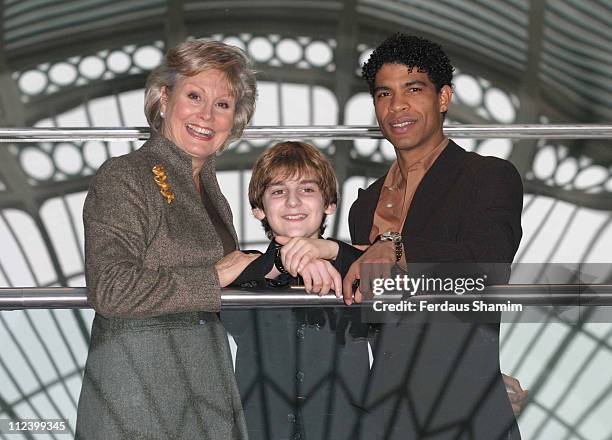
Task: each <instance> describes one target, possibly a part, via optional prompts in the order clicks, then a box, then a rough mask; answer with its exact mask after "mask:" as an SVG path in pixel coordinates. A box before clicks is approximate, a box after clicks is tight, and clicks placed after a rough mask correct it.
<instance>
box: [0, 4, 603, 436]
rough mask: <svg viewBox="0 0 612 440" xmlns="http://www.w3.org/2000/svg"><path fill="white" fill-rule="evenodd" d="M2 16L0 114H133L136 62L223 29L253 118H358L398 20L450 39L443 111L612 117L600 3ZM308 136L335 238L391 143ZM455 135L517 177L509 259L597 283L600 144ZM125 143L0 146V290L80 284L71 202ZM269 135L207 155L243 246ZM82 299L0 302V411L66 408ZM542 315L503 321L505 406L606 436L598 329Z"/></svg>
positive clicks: (111, 117) (82, 122)
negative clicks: (581, 267) (377, 55)
mask: <svg viewBox="0 0 612 440" xmlns="http://www.w3.org/2000/svg"><path fill="white" fill-rule="evenodd" d="M0 16H1V20H0V42H1V43H0V127H28V126H36V127H77V126H80V127H134V126H145V125H146V120H145V118H144V115H143V112H142V107H143V96H142V95H143V86H144V82H145V79H146V77H147V75H148V72H149V71H150V70H151V69H153V68H154V67H156V66H157V65H158V63H159V61H160V59H161V57H162V55H163V53H164V51H165V50H166V48H167V47H170V46H172V45H174V44H176V43H177V42H179V41H182V40H183V39H185V38H186V37H206V38H214V39H218V40H222V41H225V42H227V43H229V44H234V45H237V46H239V47H242V48H244V49H245V50H246V51H247V52H248V53H249V54H250V55H251V56H252V57H253V59H254V60H255V64H256V69H257V70H258V72H259V74H258V79H259V90H260V97H259V100H258V107H257V110H256V114H255V118H254V122H253V125H255V126H264V125H271V126H290V125H373V124H375V117H374V113H373V108H372V105H371V99H370V97H369V94H368V93H367V89H366V87H365V84H364V83H363V81H362V79H361V78H360V65H361V63H362V62H363V61H364V60H365V59H367V56H368V55H369V53H370V51H371V50H372V48H373V47H375V46H376V44H377V43H378V42H380V41H381V40H382V39H383V38H385V37H386V36H387V35H388V34H389V33H392V32H394V31H403V32H408V33H414V34H418V35H420V36H424V37H426V38H430V39H432V40H434V41H437V42H439V43H440V44H441V45H442V46H443V47H444V49H445V50H446V52H447V53H448V54H449V56H450V58H451V60H452V61H453V63H454V65H455V66H456V73H455V81H454V86H455V96H454V101H453V105H452V106H451V108H450V111H449V114H448V118H447V119H448V120H449V121H450V122H452V123H466V124H476V123H478V124H515V123H516V124H520V123H609V122H610V121H611V120H612V76H611V72H612V32H610V29H611V28H612V3H611V2H610V1H608V0H533V1H523V0H496V1H488V0H473V1H455V0H437V1H427V0H402V1H392V0H345V1H335V0H321V1H316V0H301V1H299V0H282V1H281V0H249V1H246V0H225V1H190V0H164V1H161V0H122V1H120V0H107V1H101V0H82V1H60V0H4V1H0ZM313 142H314V143H315V144H316V145H317V146H318V147H319V148H321V149H322V150H323V151H324V152H325V153H326V154H327V155H328V156H329V157H330V158H331V160H332V161H333V163H334V167H335V169H336V171H337V173H338V178H339V183H340V189H341V203H340V206H339V209H338V212H337V213H336V214H335V215H334V216H333V218H331V219H329V220H328V222H329V225H328V232H329V233H330V235H333V236H335V237H338V238H341V239H345V240H348V239H349V234H348V226H347V213H348V208H349V207H350V204H351V203H352V201H353V200H354V199H355V197H356V191H357V188H360V187H364V186H365V185H367V183H369V182H370V181H371V180H372V179H374V178H376V177H378V176H380V175H381V174H382V173H383V172H384V171H385V170H386V168H387V166H388V164H389V163H390V161H391V160H392V159H393V157H394V152H393V148H392V147H391V145H390V144H388V143H387V142H386V141H380V140H354V141H331V140H325V139H314V140H313ZM458 143H459V144H460V145H462V146H463V147H465V148H466V149H468V150H472V151H477V152H479V153H481V154H487V155H496V156H499V157H504V158H508V159H509V160H511V161H512V162H513V163H514V164H515V166H516V167H517V168H518V169H519V172H520V173H521V175H522V177H523V181H524V185H525V193H526V194H525V202H524V212H523V228H524V236H523V241H522V243H521V247H520V249H519V252H518V254H517V257H516V261H518V262H535V263H548V262H556V263H582V262H585V263H604V266H602V267H603V268H600V269H598V270H597V271H596V272H597V273H598V275H597V276H598V277H600V278H599V279H600V280H601V282H605V281H606V280H607V282H610V281H609V280H610V277H611V276H612V269H606V267H608V266H610V259H611V257H612V253H611V251H610V249H612V194H611V193H612V142H611V141H610V140H609V139H576V140H563V141H560V140H554V139H542V140H511V139H487V140H479V139H458ZM139 145H140V143H138V142H99V141H83V142H80V141H78V142H77V141H74V142H38V143H19V144H17V143H15V144H2V143H0V286H14V287H19V286H40V287H45V286H69V285H70V286H83V285H84V284H85V281H84V276H83V265H84V258H83V250H82V249H83V234H82V222H81V209H82V204H83V200H84V197H85V194H86V190H87V186H88V182H89V179H90V177H91V175H92V174H93V173H95V171H96V170H97V168H98V167H99V166H100V164H101V163H102V162H104V160H106V159H107V158H108V157H111V156H116V155H119V154H124V153H126V152H129V151H131V150H133V149H135V148H138V147H139ZM269 145H270V142H269V141H267V140H251V141H247V140H242V141H240V142H237V143H235V144H233V145H232V146H231V148H230V149H229V150H228V151H227V152H226V153H224V154H223V155H222V156H221V157H220V158H219V161H218V168H219V170H220V171H219V181H220V184H221V187H222V188H223V189H224V191H225V192H226V194H227V197H228V199H229V201H230V204H231V206H232V210H233V213H234V218H235V224H236V229H237V232H238V235H239V238H240V240H241V244H242V246H243V247H245V248H253V247H258V246H259V247H260V246H262V245H263V244H264V243H265V242H266V240H265V236H264V234H263V231H262V230H261V227H260V225H259V224H258V222H257V221H256V220H255V219H253V218H252V216H251V215H250V209H249V207H248V204H247V202H246V200H247V198H246V188H247V186H248V182H249V177H250V171H249V170H250V168H251V166H252V163H253V162H254V160H255V158H256V157H257V156H258V155H259V154H260V153H261V152H262V151H263V150H264V149H265V148H266V147H268V146H269ZM605 264H607V266H605ZM539 281H540V282H545V277H541V278H540V280H539ZM92 313H93V312H91V311H78V310H75V311H65V310H54V311H50V310H39V311H24V312H1V313H0V340H1V341H3V347H4V349H3V350H2V352H1V353H0V383H1V384H2V387H0V418H4V417H8V418H11V417H13V418H16V417H17V416H19V417H26V416H27V417H59V416H60V415H65V416H66V417H69V418H71V419H72V421H73V422H74V414H75V409H76V401H77V399H78V393H79V390H80V376H81V374H82V369H83V364H84V360H85V357H86V353H87V344H88V337H89V322H90V320H91V318H92ZM542 313H543V318H542V322H541V323H537V324H535V323H520V322H511V323H507V324H505V325H504V326H503V335H504V339H503V345H502V347H501V351H502V359H501V363H502V370H503V371H504V372H506V373H508V374H512V375H514V376H517V377H518V378H519V379H520V380H521V382H522V383H523V385H524V386H525V387H526V388H529V389H530V391H531V400H530V402H529V404H528V406H527V408H526V409H525V411H524V413H523V415H522V416H521V418H520V419H519V425H520V427H521V431H522V433H523V438H526V439H551V438H555V439H557V438H559V439H581V440H582V439H584V440H594V439H610V438H612V423H611V422H610V420H609V414H610V412H611V411H612V393H611V389H612V368H611V367H612V325H611V324H610V322H607V323H606V322H605V321H604V322H588V321H587V322H585V323H583V324H581V325H575V324H571V325H570V324H569V323H568V322H567V321H564V320H563V318H562V317H559V316H557V315H554V316H553V315H550V316H547V315H546V314H545V313H544V312H542ZM600 321H601V320H600ZM4 341H6V342H4ZM0 438H4V436H3V435H2V434H0ZM11 438H19V437H18V436H11ZM24 438H25V437H24ZM41 438H42V437H41ZM58 438H61V437H58Z"/></svg>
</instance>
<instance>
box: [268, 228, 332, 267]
mask: <svg viewBox="0 0 612 440" xmlns="http://www.w3.org/2000/svg"><path fill="white" fill-rule="evenodd" d="M274 240H275V241H276V242H277V243H278V244H280V245H282V246H283V247H282V248H281V250H280V254H281V260H282V262H283V266H284V267H285V270H286V271H287V272H289V273H290V274H291V275H292V276H294V277H295V276H297V275H298V273H301V272H302V270H303V269H304V267H306V265H307V264H308V263H309V262H310V261H312V260H316V259H322V260H334V259H335V258H336V257H337V256H338V249H339V247H338V243H336V242H334V241H331V240H323V239H318V238H304V237H294V238H289V237H282V236H277V237H274Z"/></svg>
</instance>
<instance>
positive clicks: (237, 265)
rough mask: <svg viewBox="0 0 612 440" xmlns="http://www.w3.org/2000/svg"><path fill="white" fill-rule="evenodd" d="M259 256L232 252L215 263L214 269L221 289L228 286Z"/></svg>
mask: <svg viewBox="0 0 612 440" xmlns="http://www.w3.org/2000/svg"><path fill="white" fill-rule="evenodd" d="M259 256H260V254H245V253H244V252H240V251H234V252H231V253H229V254H227V255H226V256H225V257H223V258H221V259H220V260H219V261H217V263H216V264H215V269H217V275H218V276H219V284H220V285H221V287H227V286H229V285H230V284H231V283H232V282H233V281H234V280H235V279H236V278H238V275H240V274H241V273H242V271H243V270H244V269H246V267H247V266H248V265H249V264H251V262H252V261H253V260H256V259H257V258H259Z"/></svg>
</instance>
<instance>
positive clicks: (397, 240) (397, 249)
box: [376, 231, 402, 261]
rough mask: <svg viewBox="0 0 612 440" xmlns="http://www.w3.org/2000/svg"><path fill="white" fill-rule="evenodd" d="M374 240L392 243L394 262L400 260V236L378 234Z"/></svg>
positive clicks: (393, 233) (394, 233)
mask: <svg viewBox="0 0 612 440" xmlns="http://www.w3.org/2000/svg"><path fill="white" fill-rule="evenodd" d="M376 240H380V241H390V242H392V243H393V246H394V247H395V261H399V260H401V259H402V234H400V233H399V232H391V231H388V232H384V233H382V234H380V235H379V236H378V237H377V239H376Z"/></svg>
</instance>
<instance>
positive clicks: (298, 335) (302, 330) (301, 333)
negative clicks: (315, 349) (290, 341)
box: [295, 328, 304, 339]
mask: <svg viewBox="0 0 612 440" xmlns="http://www.w3.org/2000/svg"><path fill="white" fill-rule="evenodd" d="M295 333H296V334H297V337H298V338H300V339H304V329H301V328H299V329H297V331H296V332H295Z"/></svg>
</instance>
